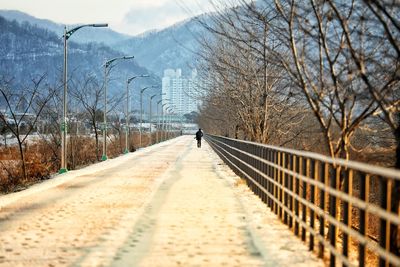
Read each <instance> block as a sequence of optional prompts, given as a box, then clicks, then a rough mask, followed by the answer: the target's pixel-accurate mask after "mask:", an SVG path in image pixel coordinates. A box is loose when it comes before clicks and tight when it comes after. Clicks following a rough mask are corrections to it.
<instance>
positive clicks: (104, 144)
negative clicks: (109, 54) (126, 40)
mask: <svg viewBox="0 0 400 267" xmlns="http://www.w3.org/2000/svg"><path fill="white" fill-rule="evenodd" d="M132 58H134V56H123V57H116V58H113V59H110V60H107V61H106V62H105V63H104V114H103V115H104V117H103V156H102V157H101V160H102V161H105V160H107V75H108V73H107V68H108V67H109V66H111V63H113V62H114V61H116V60H122V59H132Z"/></svg>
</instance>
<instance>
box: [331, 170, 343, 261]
mask: <svg viewBox="0 0 400 267" xmlns="http://www.w3.org/2000/svg"><path fill="white" fill-rule="evenodd" d="M334 168H335V169H334V170H335V173H334V175H331V177H330V187H331V188H332V189H334V190H337V189H338V180H339V177H340V171H341V167H340V166H334ZM337 205H338V203H337V198H336V197H335V196H333V195H332V194H330V196H329V211H330V212H329V213H330V215H331V217H332V218H334V219H336V220H337V219H339V217H340V216H338V214H337V210H338V209H337ZM336 237H337V227H336V226H335V225H334V224H332V223H330V224H329V240H330V243H331V245H332V247H334V248H336ZM335 265H336V257H335V254H333V253H332V252H331V255H330V266H331V267H334V266H335Z"/></svg>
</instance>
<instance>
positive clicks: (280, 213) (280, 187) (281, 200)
mask: <svg viewBox="0 0 400 267" xmlns="http://www.w3.org/2000/svg"><path fill="white" fill-rule="evenodd" d="M282 158H283V155H282V152H280V151H278V166H279V167H280V168H282V166H283V164H282ZM282 174H283V171H281V170H278V185H279V187H278V202H279V204H280V205H279V206H278V210H279V212H278V216H279V219H281V220H282V218H283V212H282V211H283V209H282V203H283V196H282V193H283V190H282V186H283V183H282V180H283V179H282Z"/></svg>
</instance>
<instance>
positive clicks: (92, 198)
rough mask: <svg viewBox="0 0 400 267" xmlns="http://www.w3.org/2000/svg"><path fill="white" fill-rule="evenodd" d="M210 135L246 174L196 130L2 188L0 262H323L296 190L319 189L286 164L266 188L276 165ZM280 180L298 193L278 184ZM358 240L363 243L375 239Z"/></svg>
mask: <svg viewBox="0 0 400 267" xmlns="http://www.w3.org/2000/svg"><path fill="white" fill-rule="evenodd" d="M208 140H209V144H211V145H212V147H213V148H214V149H216V151H217V153H218V154H220V156H221V157H222V158H223V159H224V160H225V161H226V162H227V163H228V164H229V165H231V167H234V168H236V172H237V173H239V174H240V175H241V176H242V177H245V179H241V178H239V176H237V175H236V174H235V173H234V172H233V171H232V170H231V169H230V168H229V167H228V166H227V165H225V163H224V162H223V161H222V160H221V159H220V158H219V156H218V155H217V154H216V153H215V152H214V151H213V149H211V147H210V145H209V144H207V143H204V144H203V146H202V148H197V146H196V141H195V140H194V139H193V137H192V136H182V137H179V138H176V139H173V140H170V141H167V142H164V143H160V144H157V145H154V146H151V147H147V148H144V149H141V150H140V151H137V152H135V153H130V154H127V155H124V156H121V157H119V158H116V159H112V160H108V161H106V162H102V163H99V164H95V165H92V166H89V167H86V168H84V169H81V170H78V171H70V172H68V173H66V174H63V175H59V176H56V177H54V178H53V179H51V180H48V181H45V182H43V183H41V184H38V185H35V186H33V187H31V188H29V189H27V190H25V191H21V192H18V193H14V194H10V195H5V196H1V197H0V266H13V267H15V266H308V267H311V266H323V265H324V262H323V261H322V259H319V258H318V257H317V254H316V253H315V252H310V251H309V249H310V242H311V240H312V242H314V236H315V239H316V241H315V242H316V243H317V244H319V245H320V246H319V249H321V244H322V249H324V246H325V250H326V247H328V248H329V244H330V243H329V242H328V243H327V244H325V243H323V242H322V241H321V240H319V239H318V238H317V236H318V235H317V233H319V232H318V231H319V230H317V226H318V225H319V224H318V223H317V222H314V218H315V216H316V215H317V213H316V212H313V214H312V215H313V216H311V217H309V216H308V217H306V216H305V215H306V214H307V210H313V209H312V208H314V207H313V206H312V207H307V206H306V205H305V202H302V199H303V198H300V197H294V196H295V195H296V196H300V195H302V194H305V195H307V194H308V195H309V194H310V192H311V195H312V194H313V192H316V191H313V190H314V189H315V188H314V189H313V190H311V189H312V187H308V186H307V184H303V185H302V187H300V183H299V182H297V183H296V182H295V183H294V184H293V183H292V184H291V185H290V183H289V181H290V179H289V176H285V174H283V173H282V174H283V176H279V177H281V178H273V180H271V181H270V182H269V184H265V186H266V187H265V188H267V190H264V191H263V190H261V189H260V188H259V187H257V184H258V182H260V181H261V180H260V179H261V176H260V174H259V173H258V172H256V171H255V170H256V169H260V168H266V169H265V170H264V169H263V171H264V172H263V173H265V174H268V175H270V172H271V171H273V169H272V167H276V166H272V167H271V166H270V167H268V166H267V165H264V164H265V162H262V164H260V163H256V161H254V160H253V161H250V160H249V159H250V158H249V155H250V151H247V152H245V154H243V155H245V156H247V157H248V158H243V157H241V156H240V155H239V152H238V151H236V150H234V149H233V144H224V142H223V141H224V140H222V139H221V140H219V139H218V138H215V137H210V136H209V137H208ZM225 141H226V140H225ZM225 143H226V142H225ZM244 150H246V149H244ZM263 151H264V150H263ZM260 153H261V152H260ZM229 155H231V156H229ZM232 155H234V156H233V157H232ZM272 155H273V154H271V155H269V156H272ZM277 155H278V154H277ZM279 155H281V154H279ZM274 159H275V160H284V157H280V158H279V157H276V158H274ZM304 159H306V158H305V157H304ZM246 162H247V163H246ZM251 162H253V163H256V165H255V166H256V167H255V168H256V169H254V170H252V168H251V167H250V166H251ZM288 162H289V161H288ZM277 164H278V162H277ZM285 164H286V163H285ZM305 164H306V165H304V166H308V165H307V163H305ZM239 165H242V166H241V168H242V169H243V170H244V171H243V172H242V173H240V171H238V170H240V168H237V167H240V166H239ZM284 166H289V165H284ZM291 166H292V165H291ZM300 166H302V165H300ZM246 168H247V169H246ZM293 168H294V169H293V170H295V169H296V167H293ZM300 169H302V167H301V168H300ZM250 170H251V171H253V172H254V173H253V174H254V175H255V178H253V177H252V176H251V175H249V174H248V173H250ZM304 170H305V171H307V170H308V169H307V168H306V167H305V168H304ZM313 170H315V168H314V169H313ZM289 174H290V173H289ZM304 174H305V173H304ZM257 175H258V176H257ZM292 176H293V173H292ZM271 177H272V176H271ZM293 177H295V176H293ZM286 178H288V180H286ZM303 178H304V177H303V175H302V176H301V177H300V176H299V177H296V179H303ZM253 179H255V180H253ZM296 179H295V181H296ZM257 181H258V182H257ZM282 181H283V184H284V185H288V187H287V188H291V189H293V190H292V191H293V192H295V193H296V194H295V195H292V194H289V193H290V192H289V191H286V189H285V188H286V187H279V182H282ZM286 182H287V183H286ZM248 185H249V187H250V188H251V189H252V190H253V191H254V192H256V193H257V194H258V195H259V196H260V197H257V196H256V195H255V194H254V193H253V192H252V191H251V190H250V189H249V187H248ZM290 186H292V187H290ZM297 186H299V190H300V188H302V189H301V190H303V188H304V186H305V188H308V189H309V190H305V191H301V192H300V191H296V190H297ZM313 186H315V187H317V186H318V185H316V184H313ZM280 190H281V191H280ZM310 190H311V191H310ZM270 192H272V193H270ZM275 193H276V194H275ZM278 193H279V194H278ZM275 195H276V196H278V197H275ZM308 197H310V195H309V196H308ZM306 198H307V196H306V197H305V198H304V199H306ZM295 200H296V201H297V202H296V201H295ZM290 201H291V202H290ZM289 202H290V203H292V204H293V205H292V204H290V203H289ZM296 203H297V204H296ZM307 203H308V202H307ZM321 203H322V202H321ZM323 203H324V201H323ZM300 204H301V205H300ZM303 204H304V205H303ZM299 205H300V206H301V207H303V206H305V207H306V209H300V210H299V209H298V207H299ZM268 206H270V207H273V209H272V211H276V213H277V214H278V216H277V215H276V214H275V213H274V212H271V210H270V208H269V207H268ZM296 207H297V208H296ZM292 210H293V212H292ZM323 210H324V208H323V209H322V211H323ZM366 213H367V212H366ZM359 216H361V217H363V216H365V214H364V215H359ZM382 216H383V215H382ZM385 216H386V215H385ZM279 217H281V218H282V220H283V221H284V222H287V223H288V224H289V226H290V227H288V226H287V225H285V224H283V223H282V221H281V220H280V219H279ZM305 218H308V219H305ZM309 218H311V219H309ZM319 218H325V217H323V216H320V217H319ZM363 218H364V217H363ZM384 218H386V217H384ZM390 218H391V217H390ZM328 219H329V217H327V219H326V220H325V221H323V220H322V225H325V224H326V221H327V220H328ZM364 219H365V218H364ZM391 219H393V218H391ZM311 221H312V222H313V223H312V226H310V225H311V224H310V223H311ZM289 222H290V223H289ZM318 222H321V220H319V221H318ZM385 222H386V221H385ZM391 222H392V223H393V222H394V223H397V221H393V220H392V221H391ZM342 224H344V223H342ZM318 227H319V226H318ZM339 227H340V225H339V226H338V227H336V228H335V229H333V230H332V229H330V230H332V231H331V232H333V233H335V232H337V229H338V228H339ZM293 229H294V231H293ZM296 229H297V230H296ZM318 229H324V227H320V228H318ZM340 229H341V228H340ZM296 231H297V232H296ZM353 231H355V230H353ZM364 231H365V229H364ZM327 232H328V231H327ZM327 232H326V233H327ZM293 233H296V234H299V235H300V238H298V237H296V235H294V234H293ZM326 233H325V235H326ZM322 236H324V233H322ZM301 238H303V239H304V240H305V241H306V242H307V243H306V242H302V240H301ZM359 245H362V246H364V250H363V251H364V252H365V251H366V249H365V247H367V248H368V246H369V243H368V242H367V243H363V244H362V243H361V242H360V243H359ZM313 246H314V244H313ZM331 246H334V245H331ZM343 247H346V245H343ZM376 247H377V248H376V249H378V250H379V248H380V247H379V246H376ZM312 249H313V250H314V251H316V249H314V248H312ZM337 250H339V249H337ZM367 250H368V249H367ZM329 251H331V250H329ZM332 251H334V252H331V253H336V254H338V256H339V255H341V254H340V253H338V252H337V251H336V250H332ZM382 251H383V252H382ZM380 252H381V253H382V255H383V256H382V257H383V259H385V260H388V261H389V260H394V261H395V260H396V258H395V257H393V256H391V255H390V254H389V256H388V259H386V258H384V255H386V254H385V250H384V249H381V251H380ZM325 254H327V253H325ZM336 254H335V255H336ZM379 255H380V254H379ZM338 256H337V257H338ZM382 257H381V258H382ZM328 258H329V257H328ZM330 258H332V256H331V257H330ZM333 258H335V257H333ZM344 260H345V261H346V257H344ZM336 263H337V262H336ZM395 263H396V262H395Z"/></svg>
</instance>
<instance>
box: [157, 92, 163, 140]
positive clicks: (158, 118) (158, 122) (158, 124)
mask: <svg viewBox="0 0 400 267" xmlns="http://www.w3.org/2000/svg"><path fill="white" fill-rule="evenodd" d="M161 102H162V99H161V100H159V101H157V130H156V143H158V132H159V131H160V114H159V112H158V109H159V108H158V106H159V104H160V103H161Z"/></svg>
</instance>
